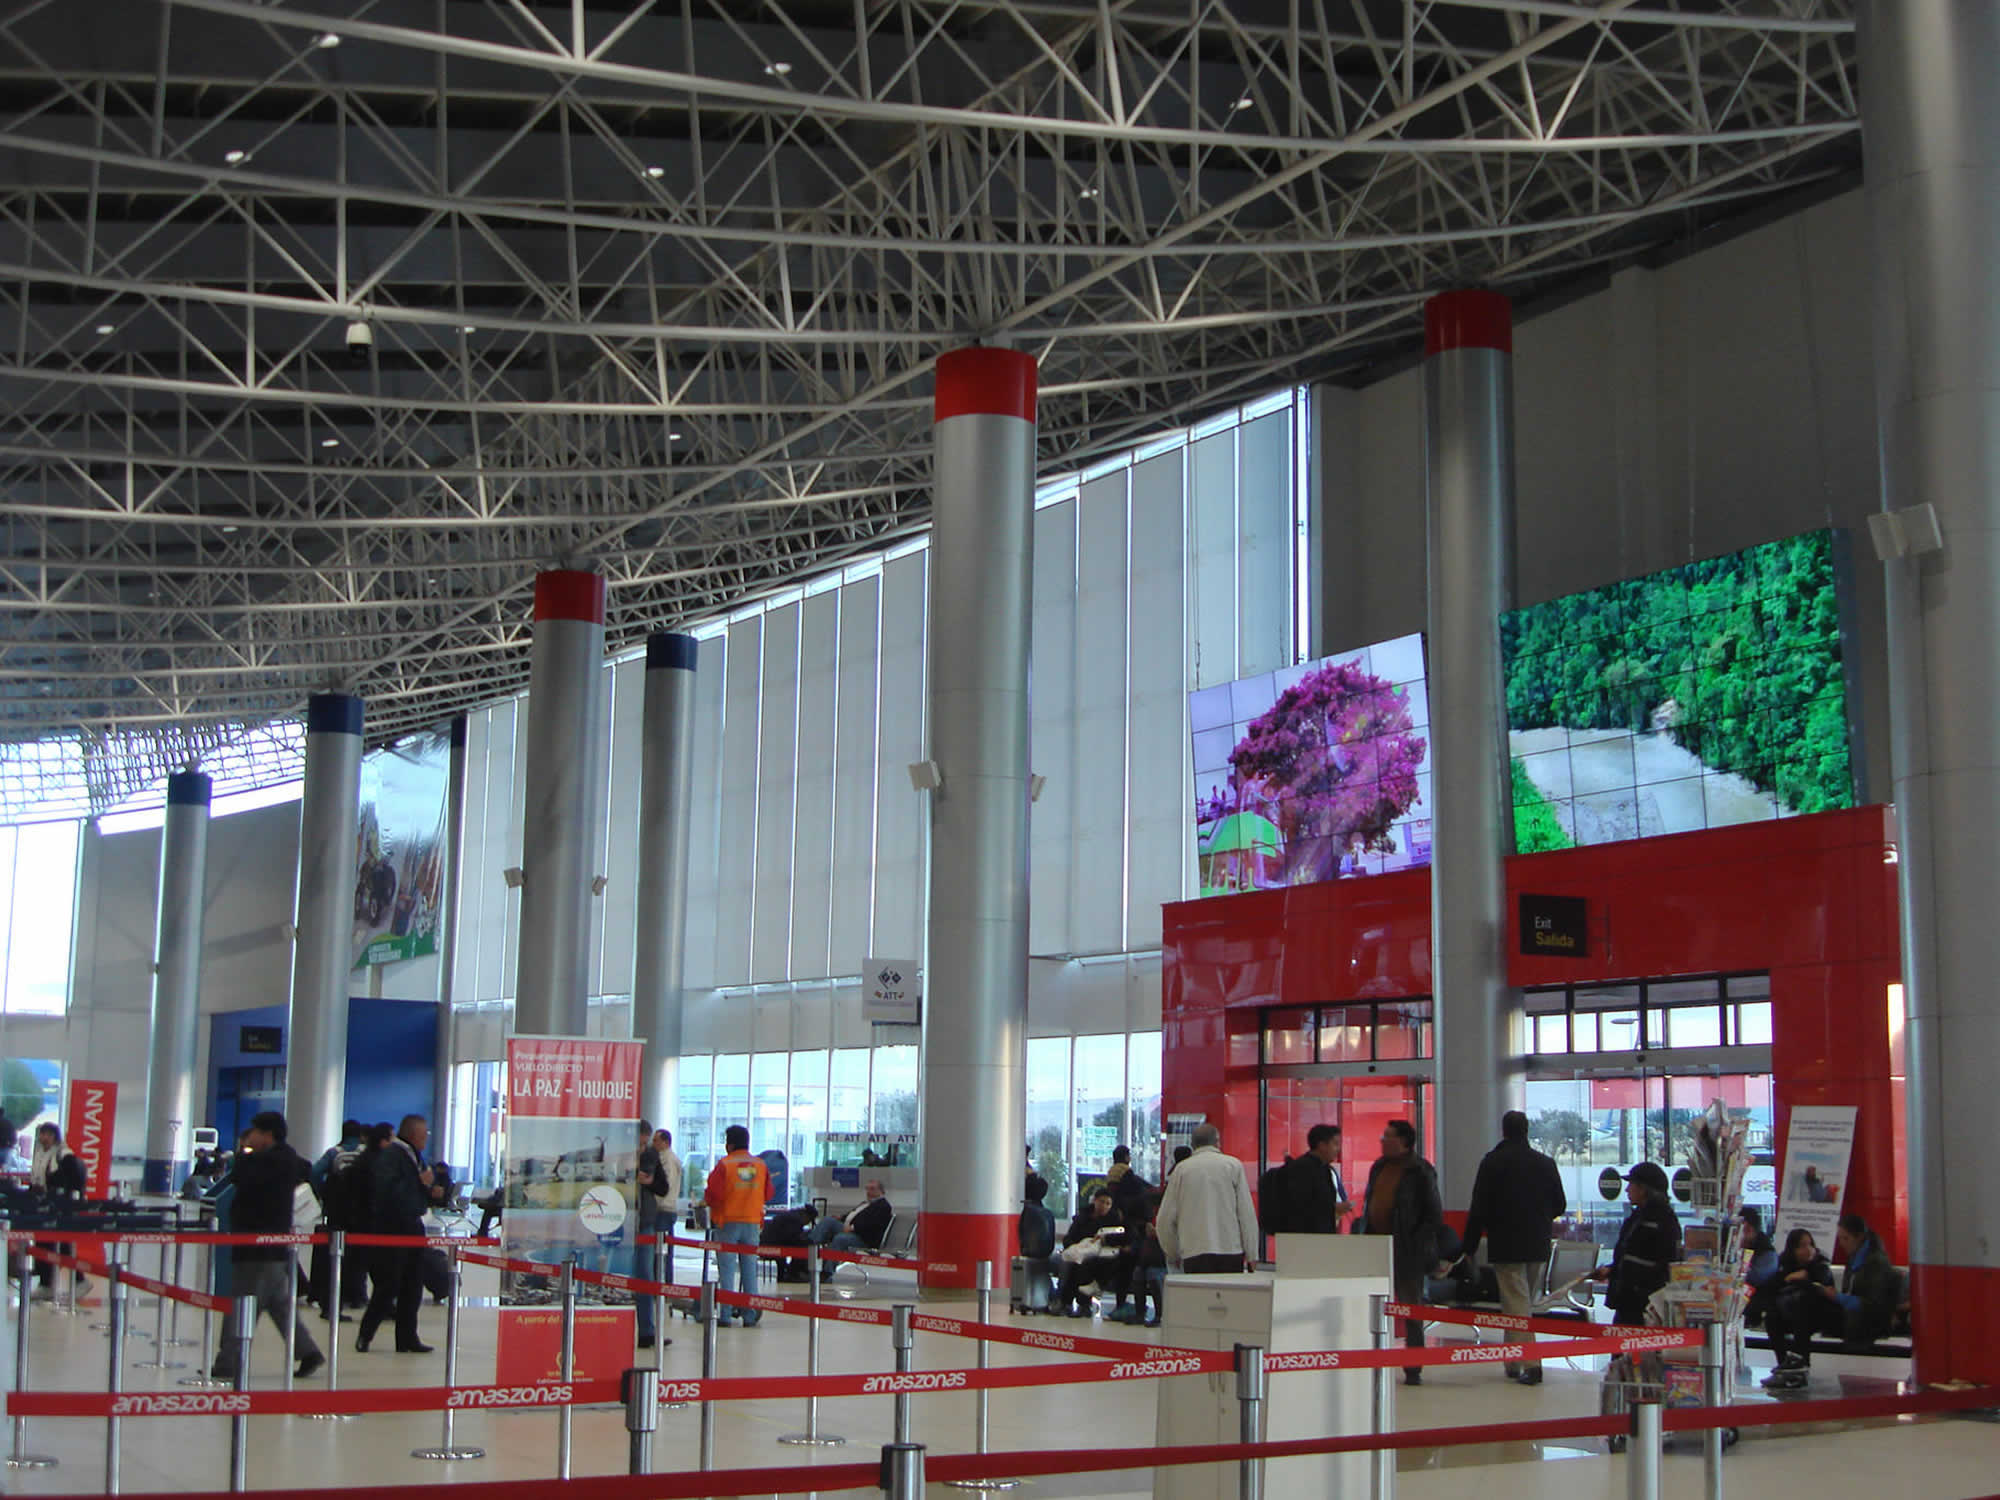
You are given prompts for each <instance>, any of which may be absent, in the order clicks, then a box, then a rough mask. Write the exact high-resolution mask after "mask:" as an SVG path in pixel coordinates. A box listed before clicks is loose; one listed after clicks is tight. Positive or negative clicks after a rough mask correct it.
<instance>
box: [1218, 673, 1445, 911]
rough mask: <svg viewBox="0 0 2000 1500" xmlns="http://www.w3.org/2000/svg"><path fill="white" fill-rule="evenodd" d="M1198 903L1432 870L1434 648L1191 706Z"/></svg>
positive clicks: (1272, 681)
mask: <svg viewBox="0 0 2000 1500" xmlns="http://www.w3.org/2000/svg"><path fill="white" fill-rule="evenodd" d="M1188 728H1189V732H1190V733H1191V734H1192V735H1193V750H1194V793H1195V806H1194V822H1195V839H1196V854H1197V857H1198V859H1199V864H1200V871H1201V894H1202V895H1204V896H1219V895H1226V894H1229V893H1232V892H1235V891H1252V890H1268V889H1272V888H1274V887H1279V886H1288V885H1305V884H1308V883H1310V882H1313V881H1319V880H1336V879H1339V878H1341V877H1343V876H1350V875H1380V874H1384V873H1386V872H1388V871H1391V870H1406V869H1410V868H1413V867H1415V866H1421V865H1428V864H1429V863H1430V862H1431V812H1430V782H1431V760H1430V708H1429V698H1428V694H1427V692H1426V690H1425V678H1424V638H1423V637H1422V636H1421V635H1406V636H1402V637H1399V638H1398V639H1396V640H1393V641H1382V642H1379V643H1378V644H1376V645H1373V646H1366V647H1363V648H1362V649H1361V650H1359V651H1348V652H1344V653H1342V654H1340V655H1338V656H1328V657H1323V658H1321V659H1320V660H1318V661H1309V662H1302V663H1300V664H1299V665H1297V666H1291V667H1282V668H1280V669H1278V670H1277V671H1275V672H1264V673H1260V674H1259V675H1257V676H1255V677H1246V678H1243V679H1242V680H1240V681H1237V682H1228V683H1222V684H1220V685H1219V686H1216V687H1207V688H1198V689H1196V690H1195V691H1194V692H1192V693H1190V694H1188Z"/></svg>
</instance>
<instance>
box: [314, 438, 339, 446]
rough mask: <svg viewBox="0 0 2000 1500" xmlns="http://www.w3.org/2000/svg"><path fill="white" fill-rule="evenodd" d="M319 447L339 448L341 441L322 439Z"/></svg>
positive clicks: (337, 439)
mask: <svg viewBox="0 0 2000 1500" xmlns="http://www.w3.org/2000/svg"><path fill="white" fill-rule="evenodd" d="M319 445H320V447H322V448H338V447H339V446H340V439H339V438H321V439H320V440H319Z"/></svg>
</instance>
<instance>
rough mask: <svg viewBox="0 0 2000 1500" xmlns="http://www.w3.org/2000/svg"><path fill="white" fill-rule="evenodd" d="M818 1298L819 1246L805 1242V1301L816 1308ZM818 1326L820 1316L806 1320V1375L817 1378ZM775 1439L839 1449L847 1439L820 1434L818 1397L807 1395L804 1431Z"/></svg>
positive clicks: (797, 1444) (803, 1446)
mask: <svg viewBox="0 0 2000 1500" xmlns="http://www.w3.org/2000/svg"><path fill="white" fill-rule="evenodd" d="M819 1297H820V1260H819V1246H817V1245H808V1246H806V1301H807V1302H809V1303H811V1304H812V1306H814V1307H818V1306H819ZM819 1325H820V1319H818V1318H817V1317H811V1318H807V1319H806V1374H807V1376H808V1377H817V1376H818V1374H819ZM778 1441H779V1442H781V1443H787V1444H790V1445H791V1446H792V1447H795V1448H838V1447H839V1446H840V1445H841V1444H843V1443H845V1442H846V1441H847V1439H846V1438H844V1437H835V1436H834V1435H833V1434H832V1433H830V1432H829V1433H822V1432H821V1431H820V1430H819V1397H817V1396H812V1395H808V1396H807V1397H806V1430H805V1431H804V1432H788V1433H786V1434H785V1435H784V1436H783V1437H781V1438H779V1439H778Z"/></svg>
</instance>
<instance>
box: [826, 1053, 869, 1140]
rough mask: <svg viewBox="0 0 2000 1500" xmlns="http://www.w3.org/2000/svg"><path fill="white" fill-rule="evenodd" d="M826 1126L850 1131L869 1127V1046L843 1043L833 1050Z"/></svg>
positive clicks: (829, 1128)
mask: <svg viewBox="0 0 2000 1500" xmlns="http://www.w3.org/2000/svg"><path fill="white" fill-rule="evenodd" d="M826 1128H827V1129H828V1130H847V1131H857V1130H866V1129H867V1128H868V1049H867V1048H866V1047H842V1048H840V1049H839V1050H838V1051H836V1052H835V1053H834V1054H833V1064H832V1072H831V1087H830V1089H829V1091H828V1098H827V1121H826Z"/></svg>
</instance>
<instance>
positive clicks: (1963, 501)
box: [1858, 0, 2000, 1384]
mask: <svg viewBox="0 0 2000 1500" xmlns="http://www.w3.org/2000/svg"><path fill="white" fill-rule="evenodd" d="M1859 20H1860V34H1859V39H1858V42H1859V49H1860V54H1859V55H1860V60H1861V67H1862V77H1863V80H1864V85H1865V86H1864V90H1863V93H1862V122H1863V126H1864V130H1865V136H1864V140H1865V148H1866V149H1865V157H1864V160H1865V169H1866V174H1867V176H1866V189H1867V196H1868V216H1869V221H1870V226H1871V230H1872V239H1873V252H1874V268H1873V269H1874V293H1873V296H1874V325H1875V338H1874V349H1875V407H1876V415H1877V421H1878V428H1879V441H1880V444H1881V455H1882V508H1883V510H1885V511H1887V512H1889V513H1891V516H1892V517H1893V518H1894V519H1893V521H1892V529H1893V530H1894V531H1896V532H1900V541H1899V542H1892V544H1891V545H1889V546H1887V547H1882V546H1881V545H1880V543H1879V542H1878V550H1881V551H1885V552H1887V553H1889V554H1891V555H1889V556H1887V557H1886V558H1885V567H1886V570H1887V584H1888V623H1889V732H1890V760H1891V765H1892V769H1893V773H1894V780H1895V801H1896V818H1897V825H1898V832H1897V838H1898V844H1899V859H1898V863H1897V877H1898V880H1899V882H1900V885H1901V898H1902V950H1903V986H1904V991H1903V993H1904V1000H1905V1004H1906V1006H1907V1009H1908V1022H1907V1029H1906V1030H1905V1032H1904V1042H1905V1046H1906V1050H1907V1058H1908V1066H1909V1075H1908V1087H1907V1093H1906V1097H1907V1100H1908V1105H1907V1108H1908V1114H1909V1119H1908V1126H1909V1136H1908V1158H1909V1195H1910V1199H1909V1201H1910V1260H1911V1266H1912V1272H1913V1304H1912V1305H1913V1315H1914V1317H1915V1320H1916V1331H1917V1339H1916V1374H1917V1378H1918V1379H1919V1380H1920V1381H1922V1382H1924V1383H1925V1384H1930V1383H1934V1382H1938V1381H1947V1380H1966V1381H1974V1382H1980V1383H1985V1382H1989V1381H1995V1380H2000V1199H1996V1198H1995V1197H1994V1195H1993V1194H1992V1193H1991V1192H1989V1191H1984V1190H1982V1189H1981V1187H1980V1186H1979V1184H1980V1183H1981V1182H1982V1181H1983V1179H1984V1178H1985V1177H1986V1176H1987V1175H1988V1173H1989V1171H1990V1169H1991V1163H1992V1158H1993V1140H1994V1130H1993V1124H1992V1119H1993V1108H1992V1105H1993V1084H1992V1079H1993V1072H1994V1066H1995V1064H1996V1062H2000V1001H1996V999H1995V996H1994V989H1993V984H1994V975H1995V974H1996V973H2000V924H1996V923H1995V922H1994V920H1993V893H1994V890H1995V889H1996V886H2000V847H1996V845H1995V843H1994V829H1995V826H1996V823H2000V764H1996V762H1995V758H1994V749H1993V747H1994V744H1995V740H1996V735H1995V729H1994V705H1995V700H1996V695H2000V93H1996V91H1995V89H1994V87H1993V77H1994V70H1995V68H1996V67H2000V6H1996V5H1994V4H1992V3H1990V0H1981V3H1972V0H1869V3H1865V4H1864V5H1862V6H1861V8H1860V15H1859ZM1926 507H1927V508H1928V509H1927V511H1926V510H1925V509H1924V508H1926ZM1913 511H1914V512H1917V514H1914V515H1913V514H1908V513H1909V512H1913ZM1898 512H1902V513H1905V514H1903V515H1897V514H1896V513H1898ZM1931 517H1934V518H1935V529H1936V532H1937V534H1938V535H1939V536H1941V538H1942V541H1943V545H1942V547H1941V548H1933V547H1932V546H1931V545H1930V542H1929V540H1928V538H1927V537H1926V535H1925V533H1926V532H1927V531H1928V530H1929V529H1930V528H1929V527H1928V526H1927V525H1925V524H1924V522H1925V521H1927V520H1928V519H1929V518H1931ZM1862 1126H1863V1128H1864V1129H1871V1130H1878V1131H1879V1130H1883V1129H1886V1125H1885V1123H1884V1122H1881V1121H1876V1122H1872V1123H1871V1122H1868V1121H1865V1120H1864V1121H1863V1122H1862Z"/></svg>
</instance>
